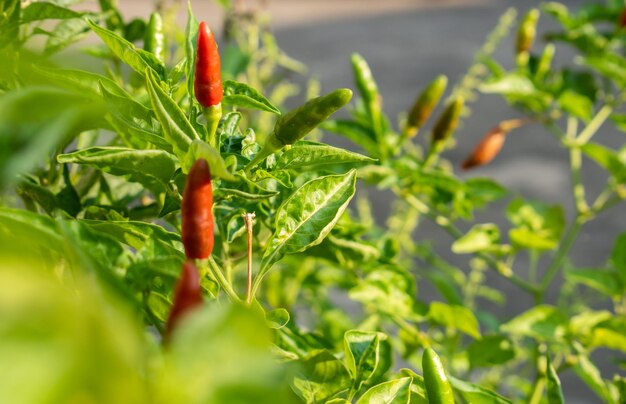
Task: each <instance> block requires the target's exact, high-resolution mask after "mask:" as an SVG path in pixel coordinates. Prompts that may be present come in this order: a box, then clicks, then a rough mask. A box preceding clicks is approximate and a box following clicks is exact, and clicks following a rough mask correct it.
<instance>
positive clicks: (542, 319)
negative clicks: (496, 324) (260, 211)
mask: <svg viewBox="0 0 626 404" xmlns="http://www.w3.org/2000/svg"><path fill="white" fill-rule="evenodd" d="M566 324H567V321H566V318H565V316H564V315H563V313H561V311H560V310H559V309H557V308H556V307H554V306H548V305H539V306H535V307H533V308H532V309H530V310H527V311H525V312H524V313H522V314H520V315H518V316H517V317H515V318H513V319H512V320H510V321H509V322H507V323H505V324H502V325H501V326H500V329H501V330H502V332H504V333H507V334H512V335H523V336H529V337H534V338H539V339H545V340H555V339H556V340H558V339H560V338H562V337H563V336H564V333H565V327H566Z"/></svg>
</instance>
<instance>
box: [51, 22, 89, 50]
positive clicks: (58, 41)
mask: <svg viewBox="0 0 626 404" xmlns="http://www.w3.org/2000/svg"><path fill="white" fill-rule="evenodd" d="M89 32H90V29H89V25H88V24H87V21H86V20H84V19H82V18H80V19H69V20H62V21H61V22H60V23H59V24H57V26H56V27H54V29H53V30H52V31H50V32H49V33H48V35H49V36H48V39H47V40H46V45H45V48H44V50H45V54H46V55H51V54H53V53H55V52H58V51H60V50H62V49H64V48H65V47H67V46H69V45H71V44H73V43H75V42H77V41H80V40H81V39H83V38H85V37H86V36H87V34H89Z"/></svg>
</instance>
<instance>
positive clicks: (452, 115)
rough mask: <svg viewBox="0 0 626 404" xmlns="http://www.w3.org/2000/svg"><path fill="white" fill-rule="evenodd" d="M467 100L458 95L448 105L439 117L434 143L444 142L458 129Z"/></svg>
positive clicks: (435, 128) (433, 137)
mask: <svg viewBox="0 0 626 404" xmlns="http://www.w3.org/2000/svg"><path fill="white" fill-rule="evenodd" d="M464 103H465V101H464V100H463V98H462V97H456V98H455V99H453V100H452V101H451V102H449V103H448V105H446V109H445V110H444V111H443V113H442V114H441V115H440V116H439V119H437V122H436V123H435V126H434V127H433V133H432V144H433V146H436V145H438V144H441V143H442V142H444V141H446V140H448V139H449V138H450V136H452V134H453V133H454V130H455V129H456V127H457V125H458V123H459V118H460V116H461V111H463V105H464Z"/></svg>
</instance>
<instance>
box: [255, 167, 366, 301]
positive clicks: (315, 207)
mask: <svg viewBox="0 0 626 404" xmlns="http://www.w3.org/2000/svg"><path fill="white" fill-rule="evenodd" d="M355 184H356V171H355V170H352V171H350V172H348V173H346V174H343V175H328V176H325V177H319V178H316V179H314V180H311V181H309V182H307V183H306V184H304V185H302V186H301V187H300V188H299V189H297V190H296V191H295V192H294V193H293V194H292V195H291V196H290V197H289V198H288V199H287V200H286V201H285V202H283V204H282V205H281V206H280V207H279V208H278V211H277V212H276V222H275V228H276V231H275V233H274V235H273V236H272V237H271V238H270V240H269V241H268V243H267V246H268V247H267V249H266V250H265V253H264V254H263V260H262V262H261V269H260V270H259V274H258V275H257V277H256V279H255V286H256V287H258V284H259V282H260V280H261V278H262V277H263V276H264V275H265V274H266V273H267V271H269V269H270V268H271V267H272V265H273V264H274V263H276V262H277V261H279V260H280V259H281V258H282V257H283V256H284V255H285V254H294V253H297V252H302V251H304V250H306V249H307V248H309V247H312V246H314V245H316V244H319V243H321V242H322V240H324V237H326V236H327V235H328V233H330V231H331V229H332V228H333V227H334V225H335V223H337V221H338V220H339V217H340V216H341V215H342V214H343V212H344V210H345V209H346V208H347V207H348V202H350V199H352V197H353V196H354V191H355ZM255 289H256V288H255Z"/></svg>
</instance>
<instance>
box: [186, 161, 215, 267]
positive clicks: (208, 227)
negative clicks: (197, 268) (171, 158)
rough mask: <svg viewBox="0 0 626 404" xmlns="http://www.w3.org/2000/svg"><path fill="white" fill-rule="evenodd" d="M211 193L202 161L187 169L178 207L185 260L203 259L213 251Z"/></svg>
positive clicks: (209, 179) (206, 167)
mask: <svg viewBox="0 0 626 404" xmlns="http://www.w3.org/2000/svg"><path fill="white" fill-rule="evenodd" d="M212 207H213V190H212V189H211V171H210V170H209V164H208V163H207V161H206V160H205V159H198V160H196V162H195V163H194V164H193V166H192V167H191V170H189V174H188V175H187V182H186V183H185V189H184V191H183V201H182V204H181V216H182V225H181V228H182V239H183V246H184V247H185V255H186V256H187V258H190V259H192V258H195V259H206V258H209V255H211V251H213V213H212V211H211V209H212Z"/></svg>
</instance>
